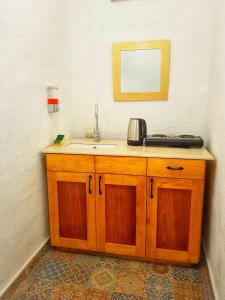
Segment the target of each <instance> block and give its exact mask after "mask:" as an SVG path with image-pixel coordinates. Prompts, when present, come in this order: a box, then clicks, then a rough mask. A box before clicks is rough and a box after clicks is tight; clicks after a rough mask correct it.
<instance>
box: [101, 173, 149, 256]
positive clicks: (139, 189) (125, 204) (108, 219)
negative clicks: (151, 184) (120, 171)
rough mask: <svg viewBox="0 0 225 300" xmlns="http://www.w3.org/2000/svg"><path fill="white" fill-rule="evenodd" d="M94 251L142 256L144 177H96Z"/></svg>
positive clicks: (143, 243)
mask: <svg viewBox="0 0 225 300" xmlns="http://www.w3.org/2000/svg"><path fill="white" fill-rule="evenodd" d="M96 216H97V217H96V222H97V250H98V251H101V252H109V253H116V254H123V255H134V256H145V223H146V177H145V176H126V175H109V174H104V175H103V174H98V175H97V177H96Z"/></svg>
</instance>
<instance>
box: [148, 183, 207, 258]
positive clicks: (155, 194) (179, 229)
mask: <svg viewBox="0 0 225 300" xmlns="http://www.w3.org/2000/svg"><path fill="white" fill-rule="evenodd" d="M202 204H203V180H188V179H175V178H157V177H153V178H148V194H147V228H146V230H147V232H146V233H147V235H146V236H147V242H146V243H147V245H146V246H147V247H146V255H147V257H149V258H152V259H159V260H167V261H174V262H185V263H197V262H198V261H199V252H200V239H201V222H202Z"/></svg>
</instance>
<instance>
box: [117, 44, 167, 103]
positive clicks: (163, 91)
mask: <svg viewBox="0 0 225 300" xmlns="http://www.w3.org/2000/svg"><path fill="white" fill-rule="evenodd" d="M151 49H160V50H161V68H160V69H161V70H160V91H159V92H151V91H149V92H121V51H135V50H151ZM112 50H113V96H114V100H116V101H121V100H122V101H124V100H128V101H129V100H133V101H135V100H168V87H169V60H170V59H169V57H170V41H169V40H160V41H147V42H126V43H113V45H112Z"/></svg>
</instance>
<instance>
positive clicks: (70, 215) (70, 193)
mask: <svg viewBox="0 0 225 300" xmlns="http://www.w3.org/2000/svg"><path fill="white" fill-rule="evenodd" d="M48 195H49V197H48V199H49V218H50V235H51V243H52V245H54V246H58V247H68V248H77V249H85V250H96V227H95V175H94V174H92V173H72V172H52V171H48Z"/></svg>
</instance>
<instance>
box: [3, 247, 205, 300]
mask: <svg viewBox="0 0 225 300" xmlns="http://www.w3.org/2000/svg"><path fill="white" fill-rule="evenodd" d="M10 294H11V295H10ZM4 299H12V300H26V299H30V300H39V299H41V300H45V299H46V300H47V299H49V300H61V299H62V300H78V299H86V300H97V299H99V300H106V299H107V300H108V299H112V300H117V299H118V300H123V299H124V300H125V299H128V300H135V299H162V300H169V299H182V300H193V299H198V300H199V299H210V296H209V289H208V286H207V278H206V274H205V270H204V267H178V266H170V265H160V264H153V263H146V262H137V261H130V260H125V259H121V258H112V257H105V256H97V255H89V254H88V255H87V254H77V253H70V252H62V251H58V250H54V249H51V248H50V249H47V250H46V251H45V253H43V254H42V257H39V259H37V260H36V261H35V262H33V264H32V266H31V267H30V268H29V274H28V275H26V274H24V275H23V276H22V277H21V278H20V280H19V282H17V285H16V286H14V292H13V294H12V291H11V293H8V295H5V297H4Z"/></svg>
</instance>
